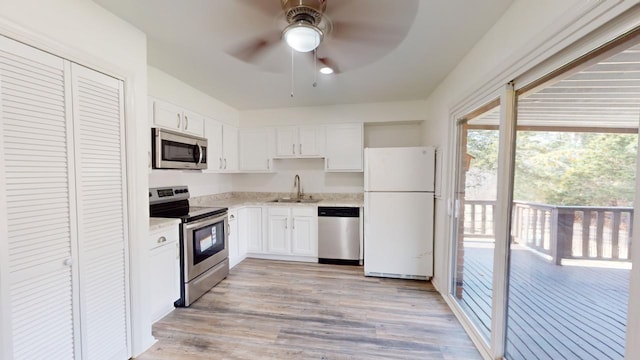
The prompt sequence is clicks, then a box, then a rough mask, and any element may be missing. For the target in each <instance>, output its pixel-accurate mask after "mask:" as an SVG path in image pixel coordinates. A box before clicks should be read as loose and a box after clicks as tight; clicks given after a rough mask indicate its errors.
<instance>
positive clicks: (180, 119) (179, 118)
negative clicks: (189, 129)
mask: <svg viewBox="0 0 640 360" xmlns="http://www.w3.org/2000/svg"><path fill="white" fill-rule="evenodd" d="M176 115H178V129H180V124H181V123H182V118H181V117H180V113H177V114H176Z"/></svg>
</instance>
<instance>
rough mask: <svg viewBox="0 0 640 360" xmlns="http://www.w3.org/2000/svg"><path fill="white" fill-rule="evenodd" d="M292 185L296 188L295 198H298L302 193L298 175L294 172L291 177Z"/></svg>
mask: <svg viewBox="0 0 640 360" xmlns="http://www.w3.org/2000/svg"><path fill="white" fill-rule="evenodd" d="M293 186H295V187H296V188H297V193H296V200H300V197H301V195H302V192H301V191H300V186H301V185H300V175H298V174H296V176H295V177H294V178H293Z"/></svg>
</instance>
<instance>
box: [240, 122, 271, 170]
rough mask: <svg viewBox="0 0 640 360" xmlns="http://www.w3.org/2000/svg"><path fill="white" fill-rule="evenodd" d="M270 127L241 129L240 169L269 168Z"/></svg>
mask: <svg viewBox="0 0 640 360" xmlns="http://www.w3.org/2000/svg"><path fill="white" fill-rule="evenodd" d="M270 135H271V134H270V129H241V130H240V133H239V151H240V166H239V168H240V170H241V171H269V170H271V151H270V150H271V146H270V145H271V144H270V143H271V141H270Z"/></svg>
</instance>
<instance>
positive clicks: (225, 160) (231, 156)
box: [204, 119, 238, 172]
mask: <svg viewBox="0 0 640 360" xmlns="http://www.w3.org/2000/svg"><path fill="white" fill-rule="evenodd" d="M205 120H206V121H205V125H204V130H205V138H207V162H208V164H209V165H208V167H207V170H206V171H207V172H234V171H237V170H238V128H237V127H235V126H231V125H227V124H223V123H221V122H218V121H215V120H213V119H205Z"/></svg>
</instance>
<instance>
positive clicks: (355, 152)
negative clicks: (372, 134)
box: [325, 124, 363, 171]
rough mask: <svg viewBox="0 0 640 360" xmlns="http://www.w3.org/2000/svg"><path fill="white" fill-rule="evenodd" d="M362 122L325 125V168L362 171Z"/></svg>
mask: <svg viewBox="0 0 640 360" xmlns="http://www.w3.org/2000/svg"><path fill="white" fill-rule="evenodd" d="M362 137H363V134H362V124H342V125H328V126H327V127H326V139H327V140H326V147H325V154H326V159H325V170H326V171H363V162H362V153H363V139H362Z"/></svg>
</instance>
